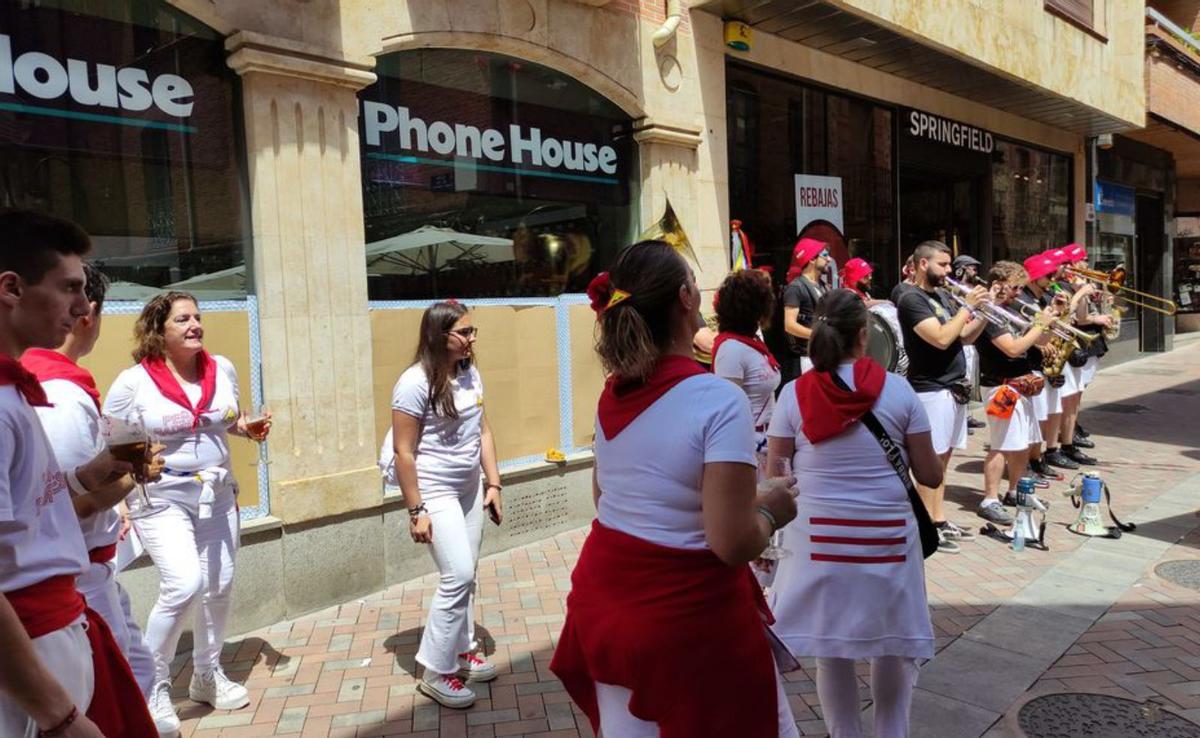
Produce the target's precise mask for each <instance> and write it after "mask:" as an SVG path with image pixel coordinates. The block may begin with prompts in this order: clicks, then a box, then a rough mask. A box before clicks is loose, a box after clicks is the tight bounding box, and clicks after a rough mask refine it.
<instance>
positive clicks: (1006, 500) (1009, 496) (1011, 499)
mask: <svg viewBox="0 0 1200 738" xmlns="http://www.w3.org/2000/svg"><path fill="white" fill-rule="evenodd" d="M1039 486H1040V485H1039ZM1046 486H1047V487H1049V486H1050V483H1049V482H1047V483H1046ZM1038 500H1039V501H1040V502H1041V503H1042V505H1043V506H1044V507H1045V508H1046V509H1047V510H1049V509H1050V503H1049V502H1046V501H1045V500H1043V499H1042V498H1040V497H1038ZM1000 504H1001V505H1004V506H1005V507H1016V506H1017V497H1016V495H1014V494H1013V493H1012V490H1009V491H1008V492H1005V493H1004V496H1003V497H1001V498H1000Z"/></svg>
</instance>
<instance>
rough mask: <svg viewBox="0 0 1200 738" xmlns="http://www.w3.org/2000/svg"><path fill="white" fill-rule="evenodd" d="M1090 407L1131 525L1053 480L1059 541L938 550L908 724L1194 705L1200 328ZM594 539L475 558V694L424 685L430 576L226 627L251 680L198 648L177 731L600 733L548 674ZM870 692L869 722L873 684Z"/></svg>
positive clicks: (966, 487)
mask: <svg viewBox="0 0 1200 738" xmlns="http://www.w3.org/2000/svg"><path fill="white" fill-rule="evenodd" d="M980 415H981V416H982V413H980ZM1083 422H1084V423H1085V425H1086V426H1087V428H1088V429H1089V430H1090V431H1091V432H1092V434H1093V440H1095V441H1096V446H1097V448H1096V450H1095V451H1094V452H1093V455H1095V456H1097V457H1099V458H1100V459H1102V460H1103V462H1104V463H1103V464H1102V465H1101V466H1100V467H1099V471H1100V473H1101V474H1102V475H1103V477H1104V479H1105V481H1106V482H1107V483H1108V485H1109V486H1110V488H1111V489H1112V491H1113V496H1114V499H1113V503H1114V504H1113V506H1114V509H1115V510H1116V512H1117V515H1118V516H1119V517H1121V518H1122V520H1126V521H1127V522H1134V523H1136V524H1137V525H1138V528H1137V530H1136V531H1135V532H1133V533H1129V534H1126V535H1125V536H1124V537H1122V538H1121V539H1120V540H1109V539H1087V538H1084V537H1081V536H1077V535H1074V534H1072V533H1070V532H1069V531H1067V530H1066V529H1065V527H1064V524H1065V523H1068V522H1070V521H1072V520H1074V518H1075V515H1076V511H1075V510H1074V509H1073V508H1072V507H1071V505H1070V503H1069V502H1068V501H1067V498H1065V497H1063V496H1062V495H1061V492H1062V491H1063V490H1064V489H1065V488H1066V485H1065V483H1059V484H1057V485H1055V486H1054V487H1052V488H1051V489H1050V490H1045V491H1042V492H1041V495H1040V496H1041V497H1042V498H1043V499H1045V500H1048V501H1050V502H1051V509H1050V513H1049V518H1048V519H1049V521H1050V525H1049V528H1048V529H1049V533H1048V535H1047V538H1048V541H1049V546H1050V550H1049V551H1047V552H1044V551H1039V550H1035V549H1029V548H1027V549H1026V550H1025V551H1023V552H1019V553H1018V552H1013V551H1011V550H1009V549H1008V548H1007V547H1005V546H1004V545H1003V544H1002V543H1000V542H998V541H994V540H991V539H986V538H983V537H979V538H978V539H977V540H975V541H973V542H966V543H964V544H963V550H962V553H960V554H958V555H953V556H950V555H943V554H938V555H935V556H934V557H933V558H931V559H929V560H928V561H927V566H926V572H927V579H928V590H929V601H930V607H931V610H932V615H933V622H934V629H935V635H936V636H937V646H938V655H937V657H936V658H935V659H934V660H933V661H931V662H930V663H928V664H927V665H926V666H925V667H924V668H923V669H922V672H921V676H920V681H919V682H918V689H917V692H916V695H915V698H914V704H913V715H912V733H911V734H912V735H914V736H921V738H941V737H943V736H944V737H945V738H975V737H976V736H982V735H985V734H986V735H987V738H999V737H1001V736H1014V738H1015V737H1017V736H1021V735H1022V733H1020V732H1018V731H1017V729H1016V727H1015V726H1016V709H1017V708H1019V706H1020V705H1021V704H1022V703H1024V702H1025V701H1027V700H1029V699H1031V698H1033V697H1036V696H1038V695H1040V694H1044V693H1047V692H1061V691H1079V692H1100V693H1105V694H1113V695H1117V696H1122V697H1127V698H1130V699H1135V700H1139V701H1141V700H1145V699H1150V700H1151V701H1152V702H1153V704H1152V705H1151V706H1150V707H1148V708H1147V709H1150V710H1165V711H1175V712H1178V713H1181V714H1184V715H1186V716H1188V717H1190V718H1192V719H1194V720H1197V722H1200V610H1198V609H1197V607H1196V606H1197V604H1198V603H1200V591H1198V590H1197V589H1192V588H1189V587H1185V586H1180V585H1175V584H1171V583H1168V582H1167V581H1165V580H1164V579H1162V578H1161V577H1159V576H1157V575H1156V574H1155V573H1154V566H1155V565H1156V564H1157V563H1158V562H1160V561H1161V560H1176V559H1187V560H1193V561H1196V560H1200V518H1198V517H1197V516H1196V512H1195V511H1196V508H1197V497H1198V495H1197V492H1200V426H1198V425H1197V423H1198V422H1200V342H1190V343H1188V345H1186V346H1184V347H1182V348H1179V349H1177V350H1175V351H1174V352H1172V353H1170V354H1167V355H1157V356H1152V357H1149V358H1146V359H1142V360H1139V361H1136V362H1131V363H1127V364H1123V365H1118V366H1115V367H1112V368H1109V369H1106V370H1104V371H1102V372H1101V373H1100V375H1099V378H1098V379H1097V381H1096V383H1095V384H1094V385H1093V386H1092V388H1090V389H1089V390H1088V392H1087V393H1086V395H1085V397H1084V412H1083ZM985 440H986V430H984V431H980V432H977V433H976V435H974V436H973V437H972V440H971V444H970V448H969V449H968V450H967V451H966V452H961V453H959V454H958V455H956V457H955V459H954V461H953V462H952V464H951V467H952V471H951V475H950V478H949V483H950V484H949V487H948V491H947V502H948V506H949V511H950V518H951V519H952V520H956V521H957V522H959V523H960V525H965V524H971V525H973V526H978V525H979V524H981V523H982V521H981V520H980V519H979V518H977V517H976V516H975V507H976V505H977V503H978V500H979V499H980V498H981V495H980V493H979V491H978V490H979V488H980V486H981V484H982V476H981V472H982V463H983V443H984V441H985ZM396 534H397V535H401V534H402V532H401V531H397V532H396ZM583 539H584V530H583V529H579V530H575V531H571V532H568V533H564V534H561V535H558V536H555V537H554V538H551V539H547V540H543V541H541V542H539V543H537V544H534V545H531V546H526V547H523V548H519V549H514V550H512V551H508V552H506V553H503V554H499V555H496V556H492V557H489V558H487V559H484V560H483V561H481V562H480V566H479V579H478V596H477V604H478V611H477V614H476V616H477V630H478V635H479V636H480V640H481V641H482V642H483V643H484V644H485V649H486V651H487V653H488V658H489V659H490V660H491V661H493V662H494V663H495V664H496V665H497V666H498V667H499V669H500V671H501V676H500V677H499V678H498V679H497V680H496V681H494V682H492V683H491V684H490V685H477V686H476V691H477V693H478V694H479V701H478V702H477V703H476V705H475V706H474V707H473V708H471V709H470V710H467V711H456V710H448V709H446V708H442V707H439V706H438V705H436V704H434V703H432V702H431V701H430V700H428V699H426V698H425V697H424V696H420V695H417V694H416V690H415V685H416V676H415V675H416V665H415V662H414V656H415V654H416V651H417V644H418V641H419V638H420V632H421V627H422V625H423V622H424V615H425V612H426V610H425V608H426V607H427V606H428V604H429V602H430V600H431V598H432V596H433V592H434V589H435V587H436V576H432V575H431V576H427V577H424V578H422V579H418V580H414V581H411V582H406V583H403V584H400V585H396V586H393V587H391V588H389V589H387V590H385V591H384V592H380V593H377V594H375V595H372V596H370V597H366V598H364V599H361V600H358V601H354V602H349V603H346V604H344V605H341V606H340V607H335V608H330V609H328V610H325V611H322V612H319V613H314V614H312V615H308V616H306V617H303V618H300V619H297V620H294V621H289V622H284V623H279V624H277V625H275V626H272V627H270V628H267V629H264V630H259V631H255V632H253V633H249V634H246V635H245V636H243V637H242V638H240V639H237V640H234V641H231V642H230V643H229V644H227V646H226V648H225V651H224V653H223V655H222V660H223V663H224V665H225V669H226V671H227V673H228V674H229V675H230V677H232V678H233V679H235V680H238V681H242V682H244V683H245V684H246V686H247V688H248V689H249V690H250V694H251V704H250V706H249V707H248V708H245V709H243V710H239V711H236V712H217V711H213V710H211V709H209V708H208V707H207V706H201V705H196V704H194V703H191V702H190V701H189V700H188V699H187V684H188V680H189V679H190V676H191V664H190V659H189V658H188V656H187V655H186V654H184V655H181V656H180V657H179V658H178V659H177V660H176V664H175V670H174V671H175V678H174V694H175V698H176V705H177V707H178V708H179V710H180V717H181V718H182V719H183V724H184V727H183V733H182V735H183V736H186V737H190V736H195V737H196V738H200V737H201V736H231V737H232V736H256V737H257V736H267V735H302V736H306V737H307V736H345V737H349V736H364V737H365V736H393V735H395V736H420V737H422V738H435V737H436V738H451V737H452V736H540V737H542V736H544V737H549V736H556V737H558V736H561V737H562V738H567V737H572V738H574V737H577V736H591V735H592V732H591V730H590V728H589V727H588V724H587V720H586V719H585V718H584V717H583V716H582V715H581V714H580V713H579V712H578V710H576V709H574V707H573V706H572V705H571V703H570V700H569V698H568V697H567V695H566V693H565V692H564V691H563V689H562V685H561V684H560V683H559V682H558V681H557V680H556V679H555V678H554V677H553V675H551V674H550V673H549V671H548V666H549V662H550V658H551V655H552V653H553V648H554V640H555V639H556V638H557V635H558V631H559V629H560V628H561V626H562V622H563V602H564V599H565V597H566V594H567V590H568V589H569V586H570V571H571V567H572V565H573V564H574V562H575V560H576V558H577V556H578V552H579V547H580V546H581V544H582V542H583ZM1194 583H1195V584H1196V586H1197V587H1200V576H1197V577H1196V578H1195V582H1194ZM697 647H699V644H698V646H697ZM804 663H805V668H804V669H802V670H800V671H797V672H794V673H792V674H788V675H787V677H786V679H787V684H786V691H787V693H788V695H789V699H790V701H791V705H792V710H793V712H794V713H795V717H796V720H797V722H798V724H799V727H800V729H801V732H802V733H803V734H804V735H806V736H810V735H823V734H824V723H823V722H822V721H821V716H820V707H819V703H818V700H817V696H816V693H815V687H814V684H813V680H812V675H813V671H812V662H811V660H808V661H805V662H804ZM866 674H867V667H866V665H865V664H862V665H860V676H864V677H865V676H866ZM861 694H862V697H863V700H864V709H865V710H866V715H867V718H868V720H869V718H870V705H869V702H870V691H869V689H867V687H866V682H865V681H864V682H863V683H862V689H861ZM1147 714H1156V713H1153V712H1148V713H1147Z"/></svg>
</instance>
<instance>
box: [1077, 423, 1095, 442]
mask: <svg viewBox="0 0 1200 738" xmlns="http://www.w3.org/2000/svg"><path fill="white" fill-rule="evenodd" d="M1075 437H1076V438H1091V437H1092V434H1091V433H1088V432H1087V430H1086V429H1085V428H1084V427H1083V426H1082V425H1081V424H1080V423H1079V421H1078V420H1077V421H1075Z"/></svg>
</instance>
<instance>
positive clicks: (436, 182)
mask: <svg viewBox="0 0 1200 738" xmlns="http://www.w3.org/2000/svg"><path fill="white" fill-rule="evenodd" d="M375 72H376V74H378V76H379V81H378V82H377V83H376V84H374V85H372V86H371V87H368V88H367V89H365V90H363V91H362V92H360V93H359V100H360V102H361V105H362V111H361V113H362V114H361V116H360V127H361V133H362V136H361V154H362V187H363V211H364V218H365V224H366V241H367V245H366V252H367V277H368V282H367V288H368V294H369V296H370V298H371V299H373V300H399V299H409V300H412V299H432V298H440V297H515V296H546V295H557V294H560V293H563V292H583V291H584V290H585V289H586V287H587V284H588V282H589V281H590V280H591V278H592V276H593V275H595V274H596V273H597V272H599V271H603V270H604V269H605V268H607V266H608V264H609V263H610V262H611V261H612V259H613V258H614V257H615V256H616V254H617V251H618V250H619V249H620V248H621V247H622V246H624V245H626V244H627V243H628V242H629V240H630V239H631V238H632V237H633V236H634V235H635V233H634V232H633V228H634V225H635V221H636V217H635V216H636V212H635V207H634V203H635V201H636V187H635V185H634V182H635V181H637V180H638V178H639V175H638V172H637V165H636V160H635V149H636V146H635V144H634V142H633V140H632V136H631V135H630V133H631V128H632V126H631V123H632V121H631V119H630V117H629V116H628V115H626V114H625V113H624V112H623V111H621V110H620V109H619V108H618V107H617V106H616V105H614V104H613V103H612V102H610V101H609V100H607V99H606V98H604V97H602V96H600V95H599V94H598V93H596V92H595V91H593V90H591V89H590V88H588V87H586V86H584V85H583V84H581V83H579V82H578V81H576V80H574V79H572V78H570V77H568V76H566V75H564V74H562V73H560V72H557V71H554V70H552V69H549V68H547V67H543V66H540V65H538V64H533V63H530V62H526V61H523V60H519V59H514V58H511V57H507V56H502V55H500V54H492V53H487V52H479V51H467V50H459V49H421V50H415V51H404V52H398V53H394V54H388V55H385V56H383V57H380V58H379V59H378V63H377V66H376V68H375Z"/></svg>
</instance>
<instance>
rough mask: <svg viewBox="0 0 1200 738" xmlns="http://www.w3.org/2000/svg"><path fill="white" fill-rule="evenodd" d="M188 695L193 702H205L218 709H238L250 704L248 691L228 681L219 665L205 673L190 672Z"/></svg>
mask: <svg viewBox="0 0 1200 738" xmlns="http://www.w3.org/2000/svg"><path fill="white" fill-rule="evenodd" d="M188 696H189V697H191V698H192V700H193V701H194V702H207V703H208V704H210V705H212V706H213V707H215V708H217V709H218V710H240V709H242V708H243V707H245V706H246V705H248V704H250V693H249V692H247V691H246V688H245V687H243V686H242V685H240V684H238V683H237V682H233V681H230V679H229V677H227V676H225V672H223V671H221V669H220V667H217V668H216V669H213V670H212V671H210V672H208V673H207V674H192V683H191V685H189V686H188Z"/></svg>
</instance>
